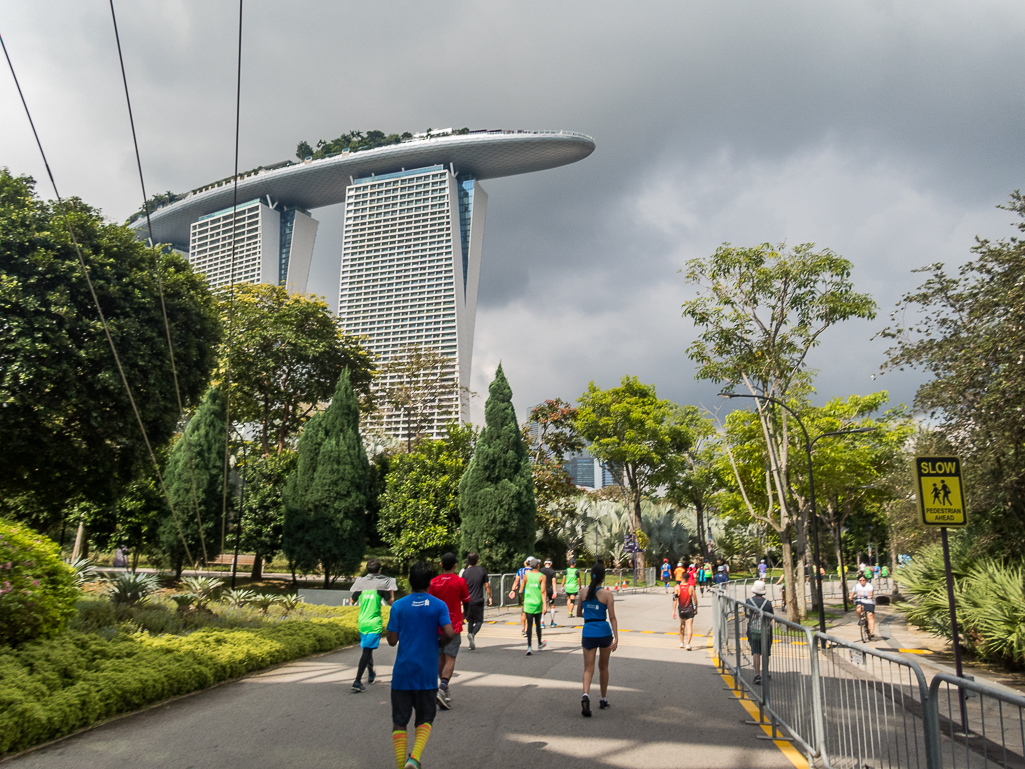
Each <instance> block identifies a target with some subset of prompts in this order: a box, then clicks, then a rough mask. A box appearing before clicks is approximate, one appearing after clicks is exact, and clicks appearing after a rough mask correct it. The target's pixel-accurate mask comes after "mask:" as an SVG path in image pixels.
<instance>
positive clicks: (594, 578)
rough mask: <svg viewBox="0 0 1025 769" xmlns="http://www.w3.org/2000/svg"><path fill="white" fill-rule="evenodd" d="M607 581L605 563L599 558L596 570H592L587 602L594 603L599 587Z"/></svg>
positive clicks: (595, 564)
mask: <svg viewBox="0 0 1025 769" xmlns="http://www.w3.org/2000/svg"><path fill="white" fill-rule="evenodd" d="M604 581H605V562H604V561H602V560H601V558H599V559H598V560H597V561H595V562H594V568H593V569H591V584H590V586H589V587H588V588H587V597H586V598H584V600H585V601H593V600H594V594H595V593H596V592H597V591H598V586H599V585H601V583H602V582H604Z"/></svg>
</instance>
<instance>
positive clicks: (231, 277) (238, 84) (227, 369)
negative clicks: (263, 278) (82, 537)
mask: <svg viewBox="0 0 1025 769" xmlns="http://www.w3.org/2000/svg"><path fill="white" fill-rule="evenodd" d="M241 106H242V0H238V63H237V68H236V72H235V175H234V179H233V184H232V202H231V267H230V268H229V271H228V335H227V339H226V340H225V345H224V348H225V355H224V361H225V364H224V481H223V483H222V485H221V550H223V549H224V534H225V528H224V527H225V522H226V521H227V519H228V455H229V452H230V444H231V348H232V342H233V341H234V334H235V238H236V233H235V226H236V219H237V218H238V136H239V124H240V122H241V114H242V113H241ZM235 525H236V526H241V525H242V519H241V516H240V517H239V519H238V522H237V523H236V524H235Z"/></svg>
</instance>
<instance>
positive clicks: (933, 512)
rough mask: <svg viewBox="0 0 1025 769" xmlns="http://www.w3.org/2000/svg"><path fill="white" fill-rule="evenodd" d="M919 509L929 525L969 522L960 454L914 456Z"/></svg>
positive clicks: (960, 524) (952, 524)
mask: <svg viewBox="0 0 1025 769" xmlns="http://www.w3.org/2000/svg"><path fill="white" fill-rule="evenodd" d="M915 472H916V475H917V478H918V483H917V484H915V488H916V489H917V491H918V512H919V514H920V515H921V520H922V523H923V524H924V525H926V526H967V525H968V510H967V508H966V506H965V498H964V484H963V483H962V482H961V459H960V458H959V457H915Z"/></svg>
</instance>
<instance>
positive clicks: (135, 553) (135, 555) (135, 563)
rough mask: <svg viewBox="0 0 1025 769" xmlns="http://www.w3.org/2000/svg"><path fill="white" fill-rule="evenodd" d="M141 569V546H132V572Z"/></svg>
mask: <svg viewBox="0 0 1025 769" xmlns="http://www.w3.org/2000/svg"><path fill="white" fill-rule="evenodd" d="M138 570H139V548H137V547H135V548H132V574H135V573H136V572H137V571H138Z"/></svg>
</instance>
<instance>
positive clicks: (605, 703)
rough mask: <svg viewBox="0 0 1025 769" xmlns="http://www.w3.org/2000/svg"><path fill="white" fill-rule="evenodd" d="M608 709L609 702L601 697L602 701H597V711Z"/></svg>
mask: <svg viewBox="0 0 1025 769" xmlns="http://www.w3.org/2000/svg"><path fill="white" fill-rule="evenodd" d="M609 707H610V705H609V701H608V700H607V699H605V698H604V697H602V699H600V700H598V710H608V709H609Z"/></svg>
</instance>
